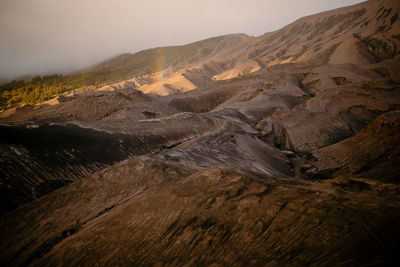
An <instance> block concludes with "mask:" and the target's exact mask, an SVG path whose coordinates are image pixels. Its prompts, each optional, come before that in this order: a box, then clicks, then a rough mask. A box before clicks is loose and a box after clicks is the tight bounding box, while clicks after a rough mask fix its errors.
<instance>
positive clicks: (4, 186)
mask: <svg viewBox="0 0 400 267" xmlns="http://www.w3.org/2000/svg"><path fill="white" fill-rule="evenodd" d="M399 13H400V2H399V1H396V0H370V1H366V2H362V3H359V4H356V5H353V6H348V7H343V8H339V9H334V10H330V11H325V12H322V13H318V14H314V15H310V16H307V17H303V18H300V19H298V20H296V21H294V22H293V23H290V24H288V25H287V26H285V27H283V28H281V29H279V30H276V31H273V32H268V33H265V34H263V35H260V36H258V37H253V36H249V35H246V34H228V35H222V36H218V37H212V38H208V39H205V40H201V41H197V42H194V43H189V44H186V45H181V46H169V47H161V48H153V49H147V50H143V51H140V52H138V53H135V54H129V53H126V54H122V55H119V56H116V57H114V58H111V59H109V60H106V61H104V62H102V63H100V64H97V65H95V66H92V67H90V68H86V69H84V70H82V71H80V72H77V73H75V74H73V75H67V76H64V77H59V76H51V77H47V78H46V77H39V78H37V79H36V80H35V81H33V82H32V83H23V82H22V83H21V82H20V83H18V82H16V83H10V84H8V85H3V86H5V87H2V88H1V89H2V93H3V94H2V95H3V96H4V95H5V97H7V101H5V102H4V103H5V104H4V105H3V110H2V111H1V112H0V123H1V124H0V163H1V164H0V198H1V201H0V203H1V206H0V211H1V217H0V218H1V220H0V239H1V240H2V242H1V243H0V263H1V265H2V266H18V265H23V266H53V265H60V266H86V265H101V266H103V265H104V266H115V265H119V266H120V265H122V266H125V265H129V266H131V265H134V266H136V265H146V266H147V265H154V266H199V265H200V266H203V265H205V266H298V265H300V266H337V265H339V266H344V265H345V266H369V265H371V266H390V265H393V266H396V265H398V264H399V262H400V261H399V256H398V255H399V253H398V240H399V238H400V230H399V229H400V228H399V221H400V220H399V219H400V194H399V193H400V177H399V174H400V134H399V130H400V20H399ZM78 81H79V83H78ZM52 84H53V85H54V86H55V87H57V86H58V85H60V86H61V85H62V86H63V87H62V88H63V89H62V92H60V93H58V95H52V94H49V95H48V98H49V100H47V101H45V102H41V103H36V104H27V103H24V102H23V101H25V98H24V97H21V98H18V97H19V96H20V95H23V96H27V95H28V94H31V93H32V94H33V95H36V94H37V95H40V94H42V93H43V92H48V91H46V90H48V86H49V85H52ZM78 84H79V85H81V86H84V90H82V89H83V87H79V86H78ZM57 88H58V87H57ZM5 91H7V92H6V94H4V92H5ZM37 99H41V98H37ZM20 100H21V101H20ZM39 102H40V101H39Z"/></svg>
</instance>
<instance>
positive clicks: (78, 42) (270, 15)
mask: <svg viewBox="0 0 400 267" xmlns="http://www.w3.org/2000/svg"><path fill="white" fill-rule="evenodd" d="M359 2H362V1H359V0H140V1H139V0H0V38H1V39H0V79H1V80H4V79H11V78H15V77H18V76H22V75H25V74H45V73H57V72H62V73H65V72H70V71H74V70H78V69H80V68H83V67H87V66H89V65H92V64H94V63H97V62H99V61H102V60H104V59H106V58H109V57H111V56H115V55H117V54H121V53H124V52H131V53H134V52H138V51H140V50H143V49H147V48H152V47H158V46H167V45H181V44H186V43H190V42H193V41H198V40H201V39H205V38H209V37H213V36H218V35H223V34H228V33H239V32H240V33H246V34H249V35H253V36H258V35H261V34H263V33H265V32H269V31H273V30H277V29H279V28H281V27H283V26H285V25H286V24H288V23H290V22H293V21H294V20H296V19H298V18H300V17H303V16H306V15H311V14H313V13H317V12H320V11H325V10H329V9H333V8H337V7H342V6H346V5H352V4H356V3H359Z"/></svg>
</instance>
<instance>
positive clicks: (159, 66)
mask: <svg viewBox="0 0 400 267" xmlns="http://www.w3.org/2000/svg"><path fill="white" fill-rule="evenodd" d="M167 60H168V59H167V53H166V49H164V48H160V50H159V52H158V55H157V59H156V66H155V72H160V74H159V79H160V80H163V79H165V78H166V77H167V71H166V69H167Z"/></svg>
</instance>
